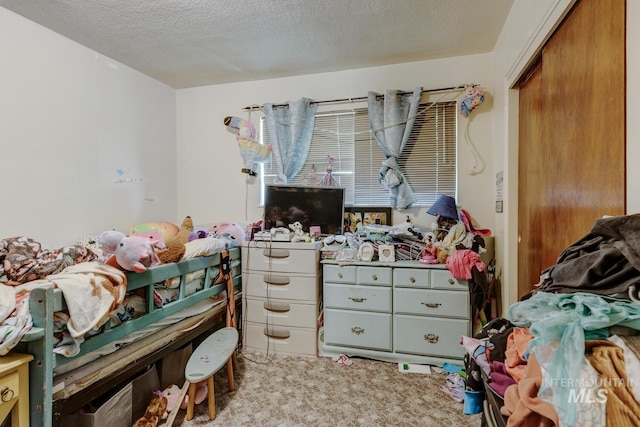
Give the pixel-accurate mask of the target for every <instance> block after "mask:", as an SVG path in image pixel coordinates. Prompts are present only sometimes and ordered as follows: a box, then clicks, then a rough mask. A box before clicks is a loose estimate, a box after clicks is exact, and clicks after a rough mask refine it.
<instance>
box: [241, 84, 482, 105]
mask: <svg viewBox="0 0 640 427" xmlns="http://www.w3.org/2000/svg"><path fill="white" fill-rule="evenodd" d="M466 86H467V85H458V86H452V87H443V88H440V89H423V90H422V92H421V93H427V92H445V91H448V90H455V89H462V88H464V87H466ZM470 86H476V85H474V84H471V85H470ZM411 93H413V91H405V92H398V95H409V94H411ZM381 96H384V95H381ZM366 99H368V97H367V96H359V97H357V98H341V99H328V100H325V101H312V102H311V104H337V103H341V102H356V101H364V100H366ZM273 106H274V107H286V106H287V104H274V105H273ZM260 109H262V106H261V105H251V106H249V107H244V108H243V110H244V111H249V110H260Z"/></svg>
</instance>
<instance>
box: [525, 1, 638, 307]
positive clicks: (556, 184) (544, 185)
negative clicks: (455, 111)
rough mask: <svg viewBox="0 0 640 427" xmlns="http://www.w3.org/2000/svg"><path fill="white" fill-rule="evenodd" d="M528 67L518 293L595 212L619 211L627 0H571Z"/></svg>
mask: <svg viewBox="0 0 640 427" xmlns="http://www.w3.org/2000/svg"><path fill="white" fill-rule="evenodd" d="M537 73H539V75H538V74H537ZM530 74H531V75H530V77H529V78H528V79H527V80H526V81H524V82H523V83H522V85H521V87H520V131H519V168H520V169H519V186H518V187H519V188H518V192H519V193H518V194H519V200H518V209H519V212H518V213H519V216H518V221H519V226H518V229H519V241H520V244H519V249H518V251H519V253H518V260H519V261H518V296H519V297H521V296H522V295H524V294H525V293H526V292H528V291H529V290H531V289H532V288H533V285H534V284H535V283H537V282H538V280H539V276H540V273H541V271H542V270H544V269H545V268H547V267H549V266H551V265H553V264H555V262H556V260H557V258H558V256H559V255H560V253H561V252H562V251H563V250H564V249H565V248H566V247H567V246H569V245H570V244H572V243H573V242H575V241H576V240H578V239H579V238H581V237H582V236H584V235H585V234H587V233H588V232H589V230H590V229H591V227H592V226H593V223H594V221H595V220H596V219H597V218H599V217H601V216H602V215H621V214H624V213H625V93H626V88H625V1H624V0H581V1H579V2H577V3H576V5H575V6H574V8H573V10H572V11H571V12H570V14H569V15H568V16H567V18H566V19H565V21H564V22H563V23H562V25H561V26H560V27H559V28H558V30H557V31H556V33H555V34H554V35H553V37H552V38H551V39H550V40H549V41H548V42H547V44H546V45H545V47H544V48H543V50H542V55H541V59H540V65H539V66H538V69H537V70H536V71H535V72H533V73H530Z"/></svg>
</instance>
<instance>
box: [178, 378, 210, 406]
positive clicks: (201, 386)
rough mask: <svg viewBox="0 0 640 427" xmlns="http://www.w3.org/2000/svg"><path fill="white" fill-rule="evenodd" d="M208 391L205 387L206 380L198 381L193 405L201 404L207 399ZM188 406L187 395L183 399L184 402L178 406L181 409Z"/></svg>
mask: <svg viewBox="0 0 640 427" xmlns="http://www.w3.org/2000/svg"><path fill="white" fill-rule="evenodd" d="M208 391H209V387H207V380H204V381H200V382H199V383H196V397H194V399H193V403H195V404H196V405H199V404H201V403H202V402H204V400H205V399H206V398H207V394H208ZM188 404H189V395H188V394H187V395H186V396H185V397H184V400H183V401H182V403H181V404H180V408H181V409H187V405H188Z"/></svg>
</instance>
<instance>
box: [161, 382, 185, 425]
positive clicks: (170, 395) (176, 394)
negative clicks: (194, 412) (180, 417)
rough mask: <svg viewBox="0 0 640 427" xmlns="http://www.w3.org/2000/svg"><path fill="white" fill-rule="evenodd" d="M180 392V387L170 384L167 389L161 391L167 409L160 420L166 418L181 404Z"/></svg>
mask: <svg viewBox="0 0 640 427" xmlns="http://www.w3.org/2000/svg"><path fill="white" fill-rule="evenodd" d="M181 392H182V390H180V387H178V386H177V385H175V384H171V385H170V386H169V387H167V388H165V389H164V390H162V396H164V397H166V398H167V409H166V411H165V413H164V415H163V416H162V418H167V417H168V416H169V414H170V413H171V411H173V409H174V408H175V407H176V406H179V405H181V404H182V402H180V393H181Z"/></svg>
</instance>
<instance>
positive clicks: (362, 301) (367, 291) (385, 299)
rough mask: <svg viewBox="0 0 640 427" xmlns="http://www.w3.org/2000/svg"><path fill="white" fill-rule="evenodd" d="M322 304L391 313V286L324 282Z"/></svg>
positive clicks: (330, 306)
mask: <svg viewBox="0 0 640 427" xmlns="http://www.w3.org/2000/svg"><path fill="white" fill-rule="evenodd" d="M323 295H324V298H323V300H324V306H325V307H327V308H345V309H350V310H366V311H380V312H384V313H391V288H389V287H383V286H363V285H340V284H335V283H325V284H324V290H323Z"/></svg>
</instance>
